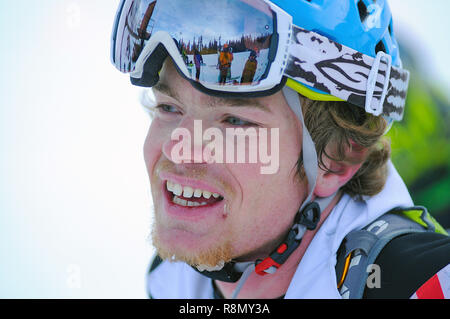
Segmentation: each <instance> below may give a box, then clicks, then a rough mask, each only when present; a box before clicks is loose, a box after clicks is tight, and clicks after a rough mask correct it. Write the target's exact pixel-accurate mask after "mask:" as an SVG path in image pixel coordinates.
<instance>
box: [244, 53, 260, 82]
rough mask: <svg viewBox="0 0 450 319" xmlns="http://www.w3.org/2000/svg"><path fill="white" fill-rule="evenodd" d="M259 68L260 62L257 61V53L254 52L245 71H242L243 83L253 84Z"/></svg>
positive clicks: (246, 64)
mask: <svg viewBox="0 0 450 319" xmlns="http://www.w3.org/2000/svg"><path fill="white" fill-rule="evenodd" d="M257 67H258V61H257V60H256V52H255V51H253V50H252V51H251V52H250V56H249V57H248V60H247V62H246V63H245V67H244V70H243V71H242V77H241V83H252V82H253V78H254V76H255V73H256V68H257Z"/></svg>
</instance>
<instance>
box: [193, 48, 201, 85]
mask: <svg viewBox="0 0 450 319" xmlns="http://www.w3.org/2000/svg"><path fill="white" fill-rule="evenodd" d="M194 64H195V69H196V70H197V72H196V73H195V78H196V79H197V81H198V80H199V79H200V67H201V65H202V64H203V58H202V55H201V54H200V52H198V50H197V49H194Z"/></svg>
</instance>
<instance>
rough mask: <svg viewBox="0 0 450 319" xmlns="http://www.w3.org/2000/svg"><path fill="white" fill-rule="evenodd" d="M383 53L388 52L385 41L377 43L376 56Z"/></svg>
mask: <svg viewBox="0 0 450 319" xmlns="http://www.w3.org/2000/svg"><path fill="white" fill-rule="evenodd" d="M380 51H383V52H384V53H387V52H386V46H385V45H384V43H383V41H380V42H378V43H377V46H376V47H375V54H378V52H380Z"/></svg>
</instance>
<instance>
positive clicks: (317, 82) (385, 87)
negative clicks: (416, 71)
mask: <svg viewBox="0 0 450 319" xmlns="http://www.w3.org/2000/svg"><path fill="white" fill-rule="evenodd" d="M289 50H290V58H289V60H288V64H287V67H286V69H285V75H286V76H288V77H290V78H292V79H293V80H296V81H298V82H300V83H302V84H306V85H308V86H310V87H312V88H314V89H317V90H320V91H322V92H325V93H328V94H331V95H333V96H335V97H338V98H340V99H342V100H345V101H348V102H349V103H352V104H354V105H357V106H360V107H362V108H364V109H365V110H366V112H368V113H371V114H374V115H376V116H379V115H384V116H386V117H389V118H391V119H393V120H396V121H400V120H401V119H402V118H403V112H404V108H405V101H406V93H407V90H408V83H409V72H408V71H407V70H404V69H401V68H397V67H394V66H392V64H391V56H390V55H387V54H385V53H384V52H378V54H377V56H376V57H375V58H373V57H370V56H368V55H365V54H363V53H360V52H358V51H355V50H353V49H351V48H349V47H346V46H344V45H341V44H339V43H336V42H334V41H332V40H330V39H329V38H327V37H324V36H322V35H320V34H318V33H315V32H312V31H307V30H304V29H302V28H299V27H297V26H294V27H293V33H292V40H291V44H290V49H289Z"/></svg>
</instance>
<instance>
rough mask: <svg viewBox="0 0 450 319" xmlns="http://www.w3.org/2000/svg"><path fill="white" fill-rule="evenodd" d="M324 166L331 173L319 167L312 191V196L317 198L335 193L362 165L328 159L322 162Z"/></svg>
mask: <svg viewBox="0 0 450 319" xmlns="http://www.w3.org/2000/svg"><path fill="white" fill-rule="evenodd" d="M324 164H325V166H326V167H328V168H329V169H330V170H331V172H328V171H325V170H323V169H322V168H321V167H319V171H318V174H317V183H316V188H315V189H314V194H315V195H316V196H318V197H328V196H330V195H332V194H334V193H335V192H337V190H338V189H339V188H341V187H342V186H344V185H345V184H347V182H348V181H349V180H351V179H352V177H353V176H354V175H355V174H356V172H357V171H358V170H359V169H360V167H361V166H362V163H359V164H349V163H343V162H339V163H338V162H335V161H333V160H330V159H328V158H327V159H326V160H324Z"/></svg>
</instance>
